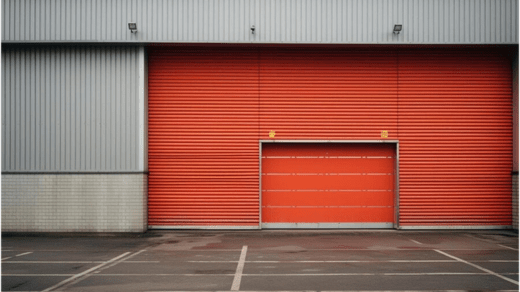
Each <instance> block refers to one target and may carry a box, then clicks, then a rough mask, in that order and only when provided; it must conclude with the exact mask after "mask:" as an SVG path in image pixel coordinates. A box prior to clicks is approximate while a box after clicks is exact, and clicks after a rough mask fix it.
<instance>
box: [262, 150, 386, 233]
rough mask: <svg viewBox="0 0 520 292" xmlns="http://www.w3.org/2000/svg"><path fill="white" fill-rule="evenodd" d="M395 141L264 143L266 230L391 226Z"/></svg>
mask: <svg viewBox="0 0 520 292" xmlns="http://www.w3.org/2000/svg"><path fill="white" fill-rule="evenodd" d="M394 189H395V144H357V143H356V144H352V143H326V144H317V143H264V144H263V147H262V223H263V227H266V228H297V227H303V228H311V227H323V228H334V227H340V228H349V227H350V228H368V227H370V228H374V227H375V228H391V227H393V223H394V216H395V209H394V200H395V198H394Z"/></svg>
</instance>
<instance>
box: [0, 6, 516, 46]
mask: <svg viewBox="0 0 520 292" xmlns="http://www.w3.org/2000/svg"><path fill="white" fill-rule="evenodd" d="M2 13H3V15H2V21H3V24H2V40H3V41H4V42H6V41H7V42H26V41H53V42H56V41H62V42H77V41H81V42H215V43H220V42H226V43H249V42H253V43H273V42H276V43H364V44H366V43H374V44H376V43H377V44H381V43H402V44H409V43H412V44H426V43H428V44H446V43H448V44H475V43H479V44H511V43H514V44H517V43H518V1H517V0H362V1H360V0H287V1H278V0H221V1H213V0H176V1H173V0H172V1H170V0H128V1H121V0H91V1H68V0H46V1H34V0H5V1H2ZM132 21H135V22H136V23H137V26H138V32H137V33H134V34H133V33H130V31H129V30H128V28H127V23H128V22H132ZM396 23H401V24H403V25H404V29H403V31H402V32H401V34H399V35H398V36H397V35H394V34H393V33H392V29H393V25H394V24H396ZM251 25H255V27H256V33H255V34H254V35H252V34H251V33H250V30H249V28H250V26H251Z"/></svg>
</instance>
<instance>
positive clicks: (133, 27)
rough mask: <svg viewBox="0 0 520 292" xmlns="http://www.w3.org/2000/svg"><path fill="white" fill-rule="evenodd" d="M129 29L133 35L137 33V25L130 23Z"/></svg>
mask: <svg viewBox="0 0 520 292" xmlns="http://www.w3.org/2000/svg"><path fill="white" fill-rule="evenodd" d="M128 29H129V30H130V32H131V33H135V32H137V23H135V22H129V23H128Z"/></svg>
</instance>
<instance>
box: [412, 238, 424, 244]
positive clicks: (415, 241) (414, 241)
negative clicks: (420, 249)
mask: <svg viewBox="0 0 520 292" xmlns="http://www.w3.org/2000/svg"><path fill="white" fill-rule="evenodd" d="M410 241H411V242H413V243H417V244H422V243H420V242H418V241H417V240H413V239H410Z"/></svg>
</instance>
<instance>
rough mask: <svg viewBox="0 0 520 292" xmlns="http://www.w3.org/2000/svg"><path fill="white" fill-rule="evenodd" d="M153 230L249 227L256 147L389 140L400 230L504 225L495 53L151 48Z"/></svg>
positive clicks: (508, 126)
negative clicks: (395, 148) (395, 165)
mask: <svg viewBox="0 0 520 292" xmlns="http://www.w3.org/2000/svg"><path fill="white" fill-rule="evenodd" d="M149 74H150V75H149V108H150V110H149V169H150V176H149V225H152V226H199V225H200V226H208V225H211V226H213V225H228V226H229V225H234V226H258V224H259V208H260V206H259V200H260V197H259V192H260V190H259V175H258V170H259V158H258V157H259V143H258V141H259V140H268V139H271V138H270V137H269V133H273V134H274V135H275V137H274V138H273V139H276V140H380V139H382V138H381V131H388V134H389V136H388V139H391V140H399V143H400V149H399V156H400V157H399V163H400V173H399V182H400V185H399V213H400V217H399V218H400V219H399V224H400V226H403V227H407V226H410V227H411V226H439V225H441V226H470V225H487V226H500V225H502V226H509V225H511V217H512V211H511V174H510V171H511V164H512V163H511V158H512V133H511V132H512V120H511V113H512V102H511V68H510V60H509V59H508V58H506V57H504V56H503V55H502V52H500V51H497V50H479V51H478V50H449V49H446V50H440V51H435V50H409V51H405V50H402V51H386V50H385V51H381V50H361V51H353V50H350V49H338V48H296V47H291V48H288V47H285V48H279V47H278V48H275V47H269V48H255V49H248V48H233V49H230V48H219V47H211V48H210V47H208V48H202V49H201V48H194V47H185V48H182V47H175V48H167V49H154V50H150V51H149Z"/></svg>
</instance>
